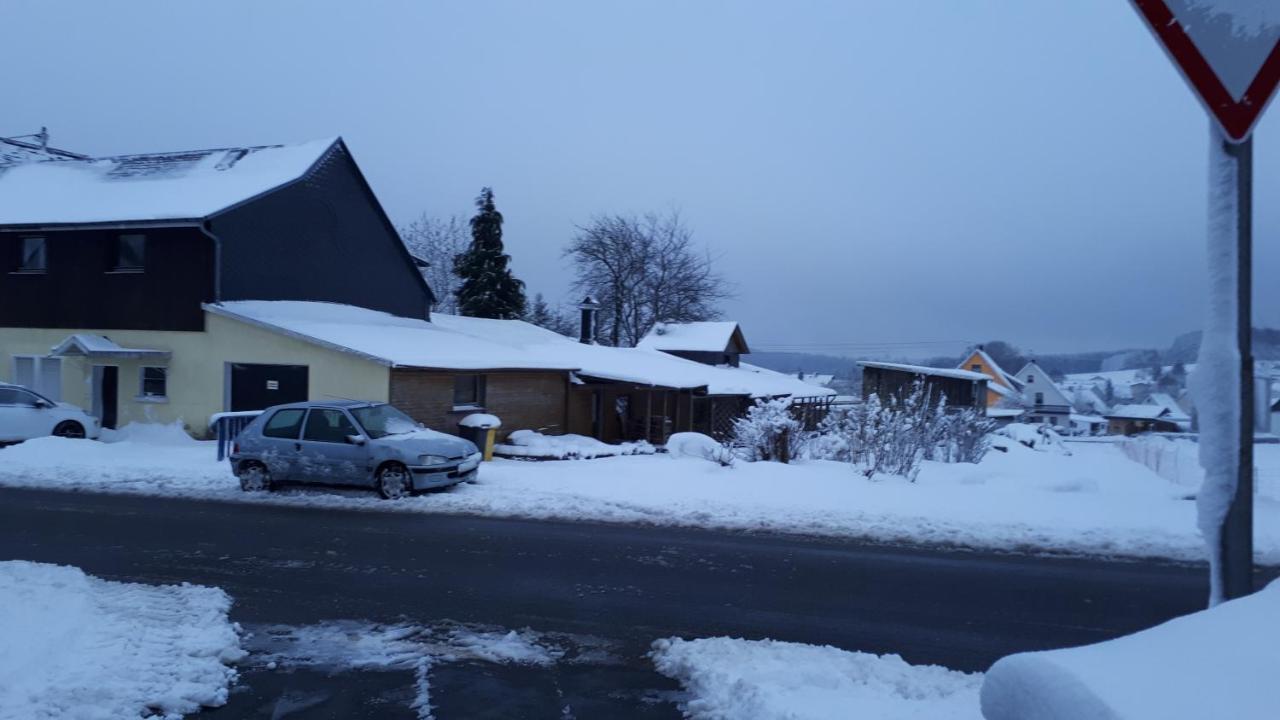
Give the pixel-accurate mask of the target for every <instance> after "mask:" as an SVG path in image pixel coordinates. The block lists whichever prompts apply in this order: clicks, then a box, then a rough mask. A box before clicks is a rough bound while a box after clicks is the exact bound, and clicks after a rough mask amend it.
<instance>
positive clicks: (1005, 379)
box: [958, 348, 1021, 392]
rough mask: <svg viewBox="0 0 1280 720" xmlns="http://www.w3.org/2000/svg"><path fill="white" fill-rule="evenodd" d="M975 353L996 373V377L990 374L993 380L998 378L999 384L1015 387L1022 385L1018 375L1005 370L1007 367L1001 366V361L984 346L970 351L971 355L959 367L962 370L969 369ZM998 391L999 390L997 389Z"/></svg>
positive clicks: (993, 386)
mask: <svg viewBox="0 0 1280 720" xmlns="http://www.w3.org/2000/svg"><path fill="white" fill-rule="evenodd" d="M974 355H977V356H978V357H979V358H981V359H982V362H983V363H985V364H986V366H987V367H989V368H991V372H993V373H995V377H991V376H989V375H988V376H987V377H988V378H989V379H991V380H996V381H997V385H1000V384H1004V385H1007V386H1009V387H1011V388H1015V389H1017V388H1018V387H1020V386H1021V383H1020V382H1018V379H1017V378H1016V377H1014V376H1013V375H1010V374H1009V373H1008V372H1005V369H1004V368H1002V367H1000V363H998V362H996V361H995V358H993V357H991V356H990V355H988V354H987V351H986V350H983V349H982V348H975V349H974V351H973V352H971V353H969V355H968V356H966V357H965V359H964V361H963V362H961V363H960V365H959V366H958V367H959V368H960V369H961V370H964V369H967V368H968V367H969V365H971V364H972V363H970V362H969V360H970V359H972V358H973V356H974ZM984 374H985V373H984ZM989 387H992V388H993V389H994V388H995V387H996V385H992V386H989ZM997 392H999V391H998V390H997Z"/></svg>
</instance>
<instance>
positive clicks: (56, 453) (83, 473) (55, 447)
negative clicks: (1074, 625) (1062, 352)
mask: <svg viewBox="0 0 1280 720" xmlns="http://www.w3.org/2000/svg"><path fill="white" fill-rule="evenodd" d="M122 435H123V437H122V438H117V440H118V441H117V442H107V443H99V442H93V441H84V440H67V439H62V438H43V439H39V440H34V441H30V442H27V443H23V444H21V445H16V446H13V447H10V448H7V449H3V450H0V485H12V486H26V487H49V488H65V489H81V490H93V491H103V492H132V493H146V494H158V495H170V496H180V497H198V498H210V499H221V500H231V501H241V502H263V503H282V504H290V505H311V506H317V507H344V508H356V509H366V510H383V511H400V512H425V513H452V514H479V515H491V516H509V517H528V518H546V519H567V520H598V521H609V522H631V523H649V524H658V525H681V526H694V527H711V528H723V529H738V530H762V531H775V532H786V533H803V534H811V535H823V536H835V537H856V538H867V539H871V540H875V541H883V542H894V543H936V544H948V545H961V546H967V547H976V548H994V549H1002V550H1024V551H1052V552H1066V553H1078V554H1106V555H1117V556H1130V557H1164V558H1174V559H1183V560H1199V559H1202V558H1203V557H1204V546H1203V544H1202V542H1201V539H1200V536H1199V534H1198V531H1197V530H1196V516H1195V503H1194V502H1193V501H1190V500H1188V499H1186V498H1187V496H1188V493H1189V491H1190V490H1192V488H1188V487H1187V486H1185V485H1179V484H1176V483H1173V482H1170V481H1169V480H1166V479H1164V478H1161V477H1160V476H1159V475H1157V474H1156V473H1155V472H1152V471H1151V470H1149V469H1147V468H1146V467H1144V466H1143V465H1141V464H1139V463H1136V462H1133V461H1131V460H1129V459H1128V458H1126V457H1125V456H1124V454H1123V452H1122V451H1121V450H1120V449H1119V448H1118V447H1117V446H1115V445H1114V444H1111V443H1068V447H1069V448H1070V452H1071V454H1070V455H1063V454H1060V453H1057V452H1038V451H1034V450H1030V449H1027V448H1024V447H1022V446H1020V445H1016V444H1013V445H1012V446H1011V447H1010V448H1009V451H1008V452H1007V453H1005V452H997V451H993V452H991V453H989V454H988V455H987V457H986V458H985V459H984V460H983V462H982V463H981V464H978V465H972V464H950V465H948V464H941V463H925V466H924V468H923V470H922V471H921V473H920V475H919V478H918V480H917V482H915V483H909V482H906V481H904V480H901V479H897V478H892V477H886V478H878V479H875V480H868V479H866V478H864V477H862V476H861V475H859V474H857V473H856V472H854V470H853V469H852V468H850V467H849V466H847V465H842V464H839V463H833V462H822V461H813V462H803V463H797V464H793V465H780V464H777V463H744V462H740V463H737V464H736V465H735V466H734V467H721V466H719V465H718V464H716V463H714V462H709V461H707V460H703V459H701V458H698V457H689V456H683V457H673V456H671V455H656V456H635V457H615V458H602V459H597V460H577V461H564V462H521V461H515V460H498V461H495V462H492V463H486V464H484V465H483V466H482V467H481V469H480V476H479V480H478V482H475V483H469V484H464V485H461V486H458V487H456V488H454V489H452V490H449V491H446V492H440V493H431V494H428V495H424V496H421V497H414V498H408V499H405V500H402V501H397V502H389V501H383V500H379V499H377V498H376V497H375V496H374V495H373V494H372V493H371V492H364V491H345V490H332V489H321V488H292V489H287V490H284V491H280V492H275V493H271V494H249V493H243V492H241V491H240V489H239V487H238V485H237V482H236V479H235V478H234V477H233V476H232V475H231V472H230V470H229V469H228V467H227V464H226V463H218V462H216V461H215V460H214V450H213V446H212V444H211V443H201V442H195V441H192V440H190V439H188V438H186V437H185V436H178V434H177V431H173V430H171V429H168V428H154V427H153V428H144V429H133V430H130V431H129V432H125V433H122ZM1268 457H1270V458H1276V459H1277V460H1280V455H1275V454H1270V453H1260V458H1268ZM1264 470H1265V469H1264ZM1255 533H1256V549H1257V556H1258V559H1259V560H1260V561H1261V562H1264V563H1267V564H1280V498H1277V497H1276V496H1274V495H1267V494H1263V495H1260V496H1259V497H1258V498H1257V503H1256V518H1255Z"/></svg>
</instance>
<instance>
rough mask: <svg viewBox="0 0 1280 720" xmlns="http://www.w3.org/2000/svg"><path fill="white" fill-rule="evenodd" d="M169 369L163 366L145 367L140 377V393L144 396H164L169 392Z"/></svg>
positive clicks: (139, 394) (140, 395)
mask: <svg viewBox="0 0 1280 720" xmlns="http://www.w3.org/2000/svg"><path fill="white" fill-rule="evenodd" d="M168 380H169V369H168V368H163V367H144V368H142V369H141V376H140V377H139V379H138V389H139V390H140V391H141V392H139V393H138V396H139V397H142V398H164V397H168V396H169V392H168Z"/></svg>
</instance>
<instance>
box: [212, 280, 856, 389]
mask: <svg viewBox="0 0 1280 720" xmlns="http://www.w3.org/2000/svg"><path fill="white" fill-rule="evenodd" d="M204 307H205V309H206V310H207V311H209V312H211V313H214V314H217V315H222V316H226V317H231V318H234V319H239V320H242V321H245V322H249V323H252V324H254V325H257V326H260V327H265V328H268V329H273V330H276V331H280V332H283V333H285V334H288V335H290V336H293V337H296V338H298V339H301V340H305V341H308V342H312V343H316V344H319V345H322V346H325V347H329V348H332V349H335V350H339V351H343V352H349V353H352V354H356V355H359V356H361V357H364V358H366V359H369V360H372V361H374V362H378V363H380V364H383V365H387V366H391V367H406V368H427V369H439V370H469V371H482V370H560V371H566V372H575V373H578V374H580V375H582V376H584V377H590V378H598V379H601V380H609V381H614V382H629V383H636V384H639V385H653V386H662V387H670V388H680V389H695V388H704V387H705V388H706V389H707V392H708V393H710V394H712V395H750V396H752V397H777V396H792V397H816V396H826V395H833V394H834V391H832V390H829V389H826V388H820V387H816V386H814V385H809V384H808V383H804V382H801V381H799V380H796V379H795V378H793V377H790V376H788V375H785V374H783V373H776V372H773V371H771V370H763V369H758V370H747V369H741V368H731V367H721V366H711V365H703V364H701V363H696V362H693V361H690V360H684V359H682V358H678V357H675V356H673V355H668V354H666V353H663V352H660V351H657V350H646V349H638V348H615V347H606V346H603V345H586V344H583V343H580V342H577V341H575V340H572V339H570V338H568V337H565V336H564V335H560V334H558V333H555V332H552V331H550V330H547V329H545V328H541V327H538V326H536V325H532V324H530V323H526V322H523V321H520V320H491V319H487V318H473V317H461V316H457V315H443V314H434V313H433V314H432V319H431V320H430V321H426V320H420V319H414V318H403V317H397V316H394V315H389V314H387V313H384V312H379V311H376V310H368V309H365V308H359V307H354V306H351V305H338V304H334V303H322V302H302V301H285V300H273V301H266V300H245V301H234V302H223V303H217V304H208V305H205V306H204Z"/></svg>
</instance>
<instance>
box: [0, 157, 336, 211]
mask: <svg viewBox="0 0 1280 720" xmlns="http://www.w3.org/2000/svg"><path fill="white" fill-rule="evenodd" d="M339 142H341V139H340V138H328V139H324V140H314V141H311V142H306V143H301V144H297V145H262V146H256V147H232V148H215V149H210V150H188V151H181V152H165V153H148V154H143V155H117V156H114V157H102V158H86V157H79V158H63V159H52V158H49V157H45V156H36V157H35V158H34V161H30V162H17V163H14V164H9V165H3V164H0V225H64V224H89V223H103V222H130V221H163V220H200V219H204V218H207V217H209V216H211V215H214V214H217V213H218V212H220V211H222V210H226V209H228V208H230V207H232V206H235V205H238V204H240V203H242V202H244V201H246V200H249V199H251V198H254V197H257V196H258V195H261V194H263V193H265V192H268V191H270V190H274V189H275V188H278V187H280V186H282V185H284V184H287V183H289V182H291V181H294V180H297V179H299V178H301V177H303V176H304V175H306V174H307V173H308V172H309V171H310V170H311V168H312V167H314V166H315V164H316V163H317V162H318V161H319V160H320V159H321V158H322V157H324V155H325V154H326V153H327V152H328V151H329V149H330V148H332V147H333V146H334V145H335V144H337V143H339ZM28 154H29V155H30V153H28Z"/></svg>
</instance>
